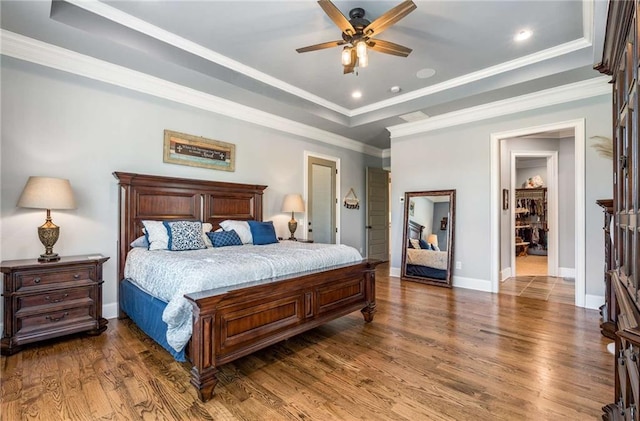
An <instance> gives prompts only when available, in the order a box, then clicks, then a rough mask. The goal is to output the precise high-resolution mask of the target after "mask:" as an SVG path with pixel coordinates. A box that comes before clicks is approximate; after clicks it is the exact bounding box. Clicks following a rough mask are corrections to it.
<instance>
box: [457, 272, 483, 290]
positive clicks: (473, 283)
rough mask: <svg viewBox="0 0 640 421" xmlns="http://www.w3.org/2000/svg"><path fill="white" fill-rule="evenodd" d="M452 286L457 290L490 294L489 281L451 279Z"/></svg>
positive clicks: (460, 277)
mask: <svg viewBox="0 0 640 421" xmlns="http://www.w3.org/2000/svg"><path fill="white" fill-rule="evenodd" d="M453 286H454V287H457V288H466V289H473V290H476V291H484V292H491V281H487V280H485V279H475V278H464V277H462V276H454V277H453Z"/></svg>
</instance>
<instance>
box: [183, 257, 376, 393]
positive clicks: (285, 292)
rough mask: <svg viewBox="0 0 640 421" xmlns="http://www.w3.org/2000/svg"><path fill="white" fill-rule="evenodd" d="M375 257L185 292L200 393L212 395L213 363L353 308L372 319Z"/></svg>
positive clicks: (194, 373) (193, 378) (194, 381)
mask: <svg viewBox="0 0 640 421" xmlns="http://www.w3.org/2000/svg"><path fill="white" fill-rule="evenodd" d="M378 263H379V262H378V261H363V262H360V263H357V264H353V265H343V266H338V267H335V268H332V269H330V270H324V271H311V272H306V273H305V274H304V275H302V276H289V277H282V278H278V279H275V280H270V281H269V282H265V283H263V284H260V285H255V286H251V287H247V288H241V289H235V290H233V291H221V292H219V293H218V292H216V291H205V292H201V293H196V294H189V295H186V296H185V297H186V298H187V299H188V300H189V301H190V302H191V303H192V305H193V336H192V338H191V342H190V345H189V347H190V348H189V354H190V357H191V361H192V363H193V368H192V370H191V384H193V385H194V386H195V387H196V388H197V390H198V395H199V396H200V399H201V400H202V401H207V400H209V399H211V398H212V397H213V394H214V390H213V389H214V387H215V385H216V384H217V383H218V380H217V378H216V372H217V367H218V366H220V365H222V364H224V363H228V362H230V361H233V360H235V359H237V358H240V357H243V356H245V355H248V354H250V353H252V352H254V351H257V350H259V349H262V348H265V347H267V346H269V345H272V344H274V343H276V342H279V341H281V340H283V339H287V338H290V337H291V336H294V335H296V334H298V333H301V332H304V331H307V330H309V329H312V328H314V327H317V326H319V325H321V324H323V323H326V322H328V321H331V320H333V319H336V318H338V317H340V316H344V315H346V314H349V313H351V312H353V311H355V310H360V311H361V312H362V314H363V315H364V319H365V321H366V322H370V321H372V320H373V315H374V313H375V311H376V302H375V267H376V265H377V264H378Z"/></svg>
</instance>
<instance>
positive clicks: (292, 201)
mask: <svg viewBox="0 0 640 421" xmlns="http://www.w3.org/2000/svg"><path fill="white" fill-rule="evenodd" d="M282 212H304V202H303V201H302V196H300V195H299V194H288V195H286V196H285V197H284V200H283V201H282Z"/></svg>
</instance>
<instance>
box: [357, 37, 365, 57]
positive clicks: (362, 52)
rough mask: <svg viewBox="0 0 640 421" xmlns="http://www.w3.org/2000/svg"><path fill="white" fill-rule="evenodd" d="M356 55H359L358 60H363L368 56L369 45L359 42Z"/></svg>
mask: <svg viewBox="0 0 640 421" xmlns="http://www.w3.org/2000/svg"><path fill="white" fill-rule="evenodd" d="M356 53H357V54H358V58H362V57H364V56H366V55H367V43H366V42H364V41H363V40H361V41H358V42H357V43H356Z"/></svg>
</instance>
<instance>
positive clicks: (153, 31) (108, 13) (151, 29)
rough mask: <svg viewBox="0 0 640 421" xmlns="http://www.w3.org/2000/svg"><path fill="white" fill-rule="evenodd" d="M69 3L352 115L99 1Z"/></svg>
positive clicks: (293, 93)
mask: <svg viewBox="0 0 640 421" xmlns="http://www.w3.org/2000/svg"><path fill="white" fill-rule="evenodd" d="M65 1H66V2H67V3H69V4H73V5H74V6H77V7H79V8H81V9H84V10H86V11H88V12H91V13H93V14H96V15H98V16H101V17H103V18H105V19H108V20H110V21H112V22H115V23H118V24H120V25H123V26H126V27H127V28H129V29H133V30H134V31H137V32H139V33H141V34H144V35H147V36H150V37H152V38H155V39H157V40H159V41H162V42H164V43H166V44H169V45H172V46H174V47H176V48H179V49H181V50H183V51H186V52H189V53H191V54H194V55H196V56H199V57H202V58H204V59H205V60H208V61H211V62H213V63H217V64H219V65H221V66H224V67H226V68H228V69H231V70H233V71H236V72H238V73H241V74H243V75H245V76H248V77H250V78H252V79H255V80H258V81H260V82H263V83H266V84H267V85H270V86H273V87H275V88H278V89H281V90H283V91H285V92H288V93H290V94H292V95H295V96H297V97H300V98H303V99H306V100H307V101H310V102H313V103H315V104H317V105H320V106H321V107H325V108H328V109H330V110H333V111H335V112H337V113H340V114H343V115H346V116H348V115H349V113H350V111H349V109H347V108H345V107H342V106H340V105H338V104H335V103H333V102H331V101H327V100H326V99H324V98H321V97H319V96H317V95H314V94H312V93H310V92H307V91H305V90H304V89H300V88H298V87H296V86H293V85H291V84H289V83H286V82H284V81H282V80H280V79H277V78H275V77H273V76H269V75H268V74H266V73H263V72H260V71H258V70H256V69H254V68H253V67H250V66H247V65H245V64H242V63H240V62H238V61H236V60H233V59H230V58H229V57H227V56H224V55H222V54H220V53H217V52H215V51H213V50H210V49H208V48H205V47H203V46H201V45H200V44H197V43H195V42H193V41H189V40H188V39H186V38H183V37H181V36H178V35H176V34H174V33H172V32H169V31H165V30H164V29H162V28H159V27H157V26H155V25H152V24H150V23H149V22H146V21H144V20H142V19H138V18H136V17H135V16H131V15H129V14H128V13H125V12H123V11H121V10H119V9H116V8H114V7H111V6H109V5H107V4H105V3H102V2H100V1H97V0H65Z"/></svg>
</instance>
